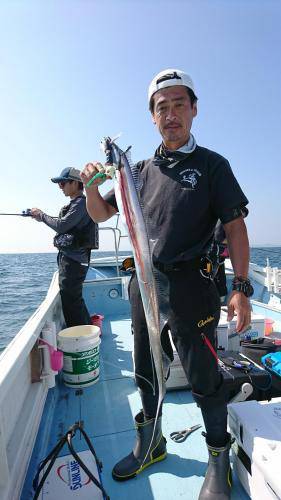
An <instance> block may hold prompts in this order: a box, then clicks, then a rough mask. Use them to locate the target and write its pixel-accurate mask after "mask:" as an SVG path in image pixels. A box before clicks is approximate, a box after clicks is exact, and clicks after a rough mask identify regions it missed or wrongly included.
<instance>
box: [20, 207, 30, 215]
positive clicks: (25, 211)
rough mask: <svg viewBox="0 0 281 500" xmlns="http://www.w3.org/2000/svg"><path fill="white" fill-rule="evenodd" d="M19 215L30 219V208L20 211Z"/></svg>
mask: <svg viewBox="0 0 281 500" xmlns="http://www.w3.org/2000/svg"><path fill="white" fill-rule="evenodd" d="M21 215H22V216H23V217H31V208H26V209H25V210H22V211H21Z"/></svg>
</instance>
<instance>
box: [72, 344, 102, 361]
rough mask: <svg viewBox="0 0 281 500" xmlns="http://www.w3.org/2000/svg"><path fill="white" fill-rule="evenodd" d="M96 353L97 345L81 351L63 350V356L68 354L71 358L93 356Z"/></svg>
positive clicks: (97, 350) (97, 351)
mask: <svg viewBox="0 0 281 500" xmlns="http://www.w3.org/2000/svg"><path fill="white" fill-rule="evenodd" d="M98 353H99V346H97V347H94V348H93V349H90V350H89V351H82V352H65V351H63V355H64V356H70V357H71V358H72V359H75V358H77V359H81V358H88V357H89V356H95V355H96V354H98Z"/></svg>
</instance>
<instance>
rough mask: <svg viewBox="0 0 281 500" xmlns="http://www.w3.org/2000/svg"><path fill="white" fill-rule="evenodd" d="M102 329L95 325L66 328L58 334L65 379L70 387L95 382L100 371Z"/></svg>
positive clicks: (86, 385)
mask: <svg viewBox="0 0 281 500" xmlns="http://www.w3.org/2000/svg"><path fill="white" fill-rule="evenodd" d="M99 345H100V329H99V327H98V326H94V325H81V326H73V327H71V328H65V329H64V330H61V331H60V332H59V334H58V347H59V349H60V350H61V351H63V372H62V373H63V380H64V383H65V385H67V386H69V387H88V386H89V385H92V384H95V383H96V382H97V381H98V378H99V371H100V357H99Z"/></svg>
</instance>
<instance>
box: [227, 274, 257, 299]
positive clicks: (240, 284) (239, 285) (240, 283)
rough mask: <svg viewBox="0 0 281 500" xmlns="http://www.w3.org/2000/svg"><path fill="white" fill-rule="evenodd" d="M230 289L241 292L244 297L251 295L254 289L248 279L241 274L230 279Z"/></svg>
mask: <svg viewBox="0 0 281 500" xmlns="http://www.w3.org/2000/svg"><path fill="white" fill-rule="evenodd" d="M232 290H236V291H237V292H242V293H244V295H245V296H246V297H252V295H253V293H254V289H253V287H252V285H251V282H250V280H248V279H245V278H242V277H241V276H235V277H234V278H233V280H232Z"/></svg>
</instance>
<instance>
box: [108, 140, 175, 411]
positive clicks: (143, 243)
mask: <svg viewBox="0 0 281 500" xmlns="http://www.w3.org/2000/svg"><path fill="white" fill-rule="evenodd" d="M101 148H102V150H103V151H104V152H105V154H106V164H107V165H114V166H115V168H116V171H115V183H114V190H115V197H116V202H117V206H118V210H119V212H120V215H121V217H122V218H123V220H124V221H125V223H126V226H127V230H128V234H129V238H130V240H131V245H132V251H133V255H134V260H135V268H136V273H137V278H138V283H139V288H140V293H141V298H142V302H143V307H144V312H145V318H146V323H147V329H148V334H149V341H150V348H151V352H152V356H153V360H154V366H155V373H156V377H157V382H158V390H159V397H158V410H157V415H156V420H157V417H158V412H159V408H160V405H161V402H162V401H163V399H164V396H165V391H166V389H165V377H166V375H167V371H168V366H169V363H170V360H169V358H168V356H167V355H166V354H165V352H164V351H163V349H162V346H161V332H162V329H163V327H164V325H165V318H164V316H162V314H161V312H160V308H159V294H160V293H161V292H160V290H161V286H159V280H158V279H157V272H158V271H157V270H156V269H155V268H154V266H153V262H152V248H153V242H151V241H150V240H149V236H148V232H147V221H146V220H145V218H144V211H143V208H142V206H141V203H140V200H139V196H138V182H139V180H138V175H139V171H138V169H136V168H134V166H133V165H131V164H130V160H129V159H128V150H127V151H126V152H123V151H122V150H121V149H120V148H119V147H118V146H117V145H116V144H115V142H114V141H112V140H111V139H110V138H109V137H106V138H104V139H103V140H102V141H101ZM136 376H138V375H137V374H136ZM153 389H154V392H155V381H154V387H153Z"/></svg>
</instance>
